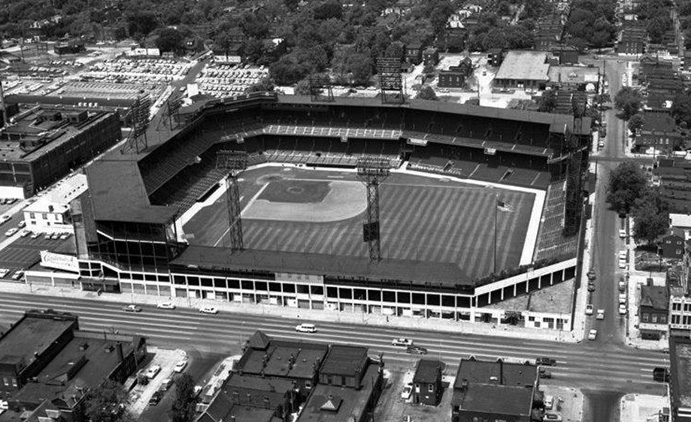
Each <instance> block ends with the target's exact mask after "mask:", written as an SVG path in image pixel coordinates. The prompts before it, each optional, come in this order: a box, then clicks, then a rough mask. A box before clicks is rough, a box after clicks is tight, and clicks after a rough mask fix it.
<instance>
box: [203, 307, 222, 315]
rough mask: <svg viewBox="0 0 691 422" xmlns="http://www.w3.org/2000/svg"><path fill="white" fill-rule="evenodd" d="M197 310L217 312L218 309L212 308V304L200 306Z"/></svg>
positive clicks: (204, 312) (208, 312)
mask: <svg viewBox="0 0 691 422" xmlns="http://www.w3.org/2000/svg"><path fill="white" fill-rule="evenodd" d="M199 312H201V313H203V314H217V313H218V309H216V308H214V307H213V306H202V307H201V308H199Z"/></svg>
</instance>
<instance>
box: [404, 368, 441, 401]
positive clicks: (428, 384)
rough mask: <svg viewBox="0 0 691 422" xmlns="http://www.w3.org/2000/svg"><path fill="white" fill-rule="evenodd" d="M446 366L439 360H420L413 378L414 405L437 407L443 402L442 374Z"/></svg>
mask: <svg viewBox="0 0 691 422" xmlns="http://www.w3.org/2000/svg"><path fill="white" fill-rule="evenodd" d="M443 366H444V364H443V363H442V362H440V361H438V360H428V359H420V360H419V361H418V363H417V367H416V368H415V375H414V376H413V394H412V395H413V403H414V404H426V405H428V406H436V405H438V404H439V401H441V395H442V392H443V391H442V386H441V373H442V368H443Z"/></svg>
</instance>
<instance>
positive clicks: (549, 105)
mask: <svg viewBox="0 0 691 422" xmlns="http://www.w3.org/2000/svg"><path fill="white" fill-rule="evenodd" d="M537 107H538V111H542V112H545V113H551V112H553V111H554V109H555V108H557V91H555V90H553V89H550V90H548V91H544V92H543V93H542V96H541V97H540V99H539V100H538V102H537Z"/></svg>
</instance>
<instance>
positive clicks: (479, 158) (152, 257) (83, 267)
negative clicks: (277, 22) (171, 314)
mask: <svg viewBox="0 0 691 422" xmlns="http://www.w3.org/2000/svg"><path fill="white" fill-rule="evenodd" d="M188 112H189V113H188V114H187V119H188V122H187V123H186V125H184V128H183V129H182V130H180V131H178V132H177V133H176V134H175V135H173V136H172V137H171V138H170V139H167V140H165V141H163V142H161V143H160V144H158V145H155V146H151V147H150V148H149V149H148V150H147V151H145V152H144V153H141V152H140V153H130V152H127V151H118V152H115V153H113V154H108V155H106V156H105V157H104V158H103V159H101V160H99V161H97V162H96V163H94V164H93V165H91V166H89V167H88V168H87V177H88V181H89V191H88V192H87V193H86V194H84V195H82V196H80V197H79V198H78V199H77V200H75V201H74V202H73V204H72V209H73V220H74V222H75V223H74V225H75V238H76V245H77V252H76V254H75V256H76V259H72V260H70V263H69V264H65V265H63V266H62V269H64V270H66V271H68V272H70V273H72V275H71V276H66V277H63V276H62V275H61V274H58V273H52V274H46V273H43V272H39V271H29V272H27V280H29V281H32V282H36V283H40V282H49V283H61V282H69V283H75V281H76V280H78V282H79V283H80V285H81V287H82V288H83V289H87V290H101V291H109V292H130V291H132V292H135V293H143V294H152V295H160V296H163V297H168V296H170V297H193V298H203V299H214V300H224V301H232V302H237V303H251V304H267V305H275V306H288V307H296V308H309V309H328V310H337V311H351V312H371V313H379V314H385V315H402V316H422V317H429V318H445V319H451V320H467V321H483V322H489V321H495V320H498V319H499V318H502V317H505V315H504V314H503V312H502V311H501V310H498V309H494V308H487V305H490V304H495V303H498V302H500V301H502V300H505V299H507V298H511V297H516V296H520V295H524V294H526V293H529V292H532V291H535V290H539V289H541V288H543V287H545V286H548V285H552V284H556V283H560V282H563V281H565V280H571V279H573V278H574V277H575V276H576V271H577V258H576V255H575V254H567V255H564V256H556V257H554V256H553V257H551V259H549V260H544V259H543V260H535V261H534V262H533V263H532V264H530V265H527V266H526V268H523V269H521V270H520V271H515V272H513V273H508V272H502V273H501V274H497V275H495V276H491V277H486V278H483V279H479V280H478V279H471V278H469V277H467V276H466V275H465V271H464V270H463V269H462V268H459V267H458V266H457V265H454V264H451V263H448V264H447V263H439V262H424V261H415V260H396V259H388V258H385V259H382V260H381V261H379V262H376V263H372V262H370V261H369V260H368V259H367V258H364V257H362V258H360V257H342V256H332V255H327V254H314V253H301V252H279V251H265V250H251V249H250V250H242V251H235V252H232V253H231V250H230V249H226V248H220V247H209V246H198V245H188V244H187V242H185V241H184V240H182V239H183V237H182V235H181V233H180V228H179V226H178V225H177V224H176V221H177V220H178V218H179V217H180V215H182V213H184V211H186V210H187V209H189V208H190V207H191V206H192V205H193V204H194V203H195V202H196V201H198V200H200V198H205V197H208V194H209V192H210V191H211V190H213V189H217V188H218V186H217V185H218V178H219V177H218V175H216V176H217V177H216V179H214V180H215V181H212V182H210V183H208V186H207V185H204V178H201V179H200V182H199V183H200V184H201V187H199V186H197V187H196V188H195V189H189V188H188V187H185V188H184V192H182V193H181V185H184V183H183V182H184V181H186V180H189V179H190V178H192V175H194V174H196V173H198V172H199V171H200V170H199V166H194V165H192V164H194V163H199V162H202V163H204V162H208V161H213V157H214V156H215V151H217V150H219V149H221V148H223V149H235V150H244V151H246V152H247V153H248V154H249V160H250V165H251V164H259V163H263V162H267V161H279V162H284V163H294V164H301V165H305V166H315V167H318V166H331V167H339V168H354V167H355V166H356V162H357V156H360V155H378V156H380V157H389V158H390V160H391V163H392V167H396V166H401V165H403V164H406V165H407V166H408V168H411V169H414V170H418V171H427V172H432V173H435V174H442V175H448V176H453V177H458V178H468V179H473V178H475V179H477V180H484V181H487V182H495V183H509V184H515V185H518V186H530V187H536V188H541V189H546V188H547V187H548V186H549V185H550V183H560V184H562V185H563V184H565V183H566V186H567V188H566V189H565V191H566V196H567V197H568V195H569V191H570V190H575V195H576V196H578V197H580V193H581V190H582V185H581V183H580V181H581V180H582V179H583V174H582V173H583V172H584V170H583V169H584V168H585V164H586V163H587V152H583V151H585V150H587V145H588V142H589V135H590V122H589V120H588V119H585V118H584V119H573V118H572V117H569V116H564V115H551V114H544V113H535V112H526V111H516V110H503V109H490V108H483V107H476V106H464V105H454V104H445V103H438V102H412V103H411V104H404V105H382V104H380V103H378V102H377V101H376V100H367V99H340V98H339V99H337V100H336V101H334V102H330V103H313V102H310V101H309V99H305V98H301V97H284V96H280V97H279V96H276V95H269V94H254V95H247V96H243V97H240V98H231V99H227V100H223V101H218V100H216V101H210V102H207V103H205V104H203V105H196V106H195V107H193V108H191V109H190V110H188ZM574 156H575V157H577V158H576V159H575V160H574ZM459 162H466V163H471V164H472V165H471V166H466V165H463V166H459V165H458V163H459ZM574 162H576V163H577V164H578V172H579V174H578V175H577V176H578V177H576V178H570V177H569V174H570V172H573V171H574V170H573V168H572V167H573V163H574ZM468 168H471V169H472V171H470V170H467V169H468ZM197 176H198V175H197ZM114 181H118V183H114ZM570 184H572V185H574V186H569V185H570ZM189 192H192V193H193V196H191V197H190V196H189ZM186 195H187V196H186ZM171 198H175V200H172V199H171ZM163 204H167V205H163ZM578 205H579V206H580V207H582V202H579V204H578ZM564 208H565V209H564V210H563V214H564V215H566V214H567V212H568V209H566V208H568V206H565V207H564ZM576 212H577V214H578V215H577V216H576V217H575V218H576V220H577V221H578V220H579V218H580V211H578V210H577V211H576ZM570 324H571V318H570V315H565V316H563V317H560V318H556V319H555V318H551V319H550V323H549V324H548V325H549V328H557V329H570Z"/></svg>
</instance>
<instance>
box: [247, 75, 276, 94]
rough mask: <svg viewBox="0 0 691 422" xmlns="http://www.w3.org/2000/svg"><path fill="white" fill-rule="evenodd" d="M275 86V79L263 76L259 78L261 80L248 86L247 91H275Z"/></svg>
mask: <svg viewBox="0 0 691 422" xmlns="http://www.w3.org/2000/svg"><path fill="white" fill-rule="evenodd" d="M274 88H275V84H274V81H272V80H271V78H268V77H266V78H262V79H260V80H259V82H257V83H255V84H252V85H250V86H249V87H248V88H247V92H248V93H250V92H273V90H274Z"/></svg>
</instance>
